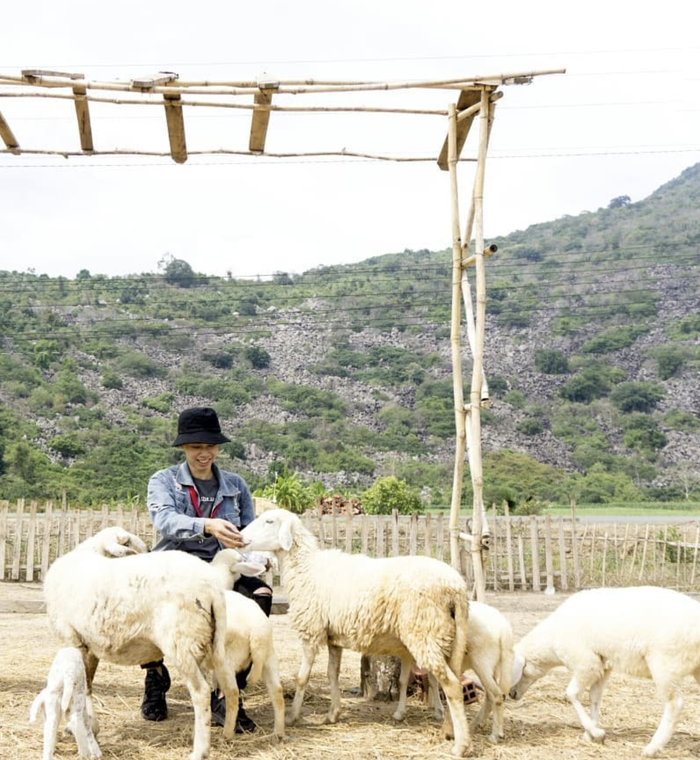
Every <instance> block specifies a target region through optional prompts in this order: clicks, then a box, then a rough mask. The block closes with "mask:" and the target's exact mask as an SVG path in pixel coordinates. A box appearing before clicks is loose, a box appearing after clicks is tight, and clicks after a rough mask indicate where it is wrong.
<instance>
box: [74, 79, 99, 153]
mask: <svg viewBox="0 0 700 760" xmlns="http://www.w3.org/2000/svg"><path fill="white" fill-rule="evenodd" d="M73 95H74V98H73V102H74V103H75V115H76V117H77V118H78V132H79V133H80V148H81V150H83V151H85V152H86V153H92V152H93V150H95V147H94V145H93V143H92V126H91V124H90V109H89V107H88V101H87V98H86V95H87V87H85V85H82V84H81V85H76V86H75V87H74V88H73Z"/></svg>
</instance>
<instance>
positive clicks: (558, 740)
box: [0, 583, 700, 760]
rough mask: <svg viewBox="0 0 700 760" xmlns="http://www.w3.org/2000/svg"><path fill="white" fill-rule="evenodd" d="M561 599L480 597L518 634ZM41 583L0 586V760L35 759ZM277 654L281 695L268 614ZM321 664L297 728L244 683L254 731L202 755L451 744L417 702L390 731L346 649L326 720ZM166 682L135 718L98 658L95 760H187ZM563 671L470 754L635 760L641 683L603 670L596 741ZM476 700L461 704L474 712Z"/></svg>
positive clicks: (320, 754)
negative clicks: (497, 739)
mask: <svg viewBox="0 0 700 760" xmlns="http://www.w3.org/2000/svg"><path fill="white" fill-rule="evenodd" d="M563 598H564V597H563V596H562V595H561V594H560V595H557V596H554V597H550V596H545V595H543V594H522V593H519V594H518V593H516V594H509V593H499V594H497V595H496V594H489V595H488V598H487V601H488V602H489V603H491V604H493V605H494V606H496V607H498V608H499V609H500V610H501V611H502V612H503V613H504V614H505V615H506V616H507V617H508V618H509V619H510V621H511V622H512V624H513V628H514V630H515V634H516V638H517V637H520V636H522V635H523V634H524V633H525V632H526V631H528V630H529V629H530V628H531V627H532V626H533V625H534V624H535V623H536V622H538V621H539V620H540V619H542V618H543V617H545V616H546V615H547V614H548V613H549V612H550V611H551V610H552V609H554V608H555V607H556V606H557V605H558V604H559V603H561V601H562V600H563ZM41 600H42V596H41V587H40V586H38V585H33V584H16V583H15V584H10V583H0V641H1V643H0V758H1V759H2V760H37V758H39V757H40V756H41V729H40V728H39V726H37V725H31V724H29V723H28V721H27V715H28V712H29V705H30V704H31V702H32V699H33V698H34V696H35V695H36V694H37V693H38V692H39V691H40V690H41V689H42V688H43V686H44V682H45V677H46V673H47V671H48V668H49V666H50V663H51V660H52V658H53V654H54V653H55V651H56V648H57V646H58V645H57V642H56V641H55V640H54V638H53V636H52V634H51V632H50V630H49V629H48V625H47V622H46V617H45V615H44V614H42V613H41V612H39V611H38V609H39V607H40V604H41ZM273 620H274V626H275V633H276V644H277V651H278V655H279V658H280V664H281V671H282V678H283V683H284V686H285V692H286V695H287V697H288V698H289V697H290V696H291V694H292V693H293V689H294V675H295V673H296V669H297V666H298V663H299V658H300V653H301V650H300V646H299V644H298V641H297V638H296V636H295V634H294V632H293V631H292V630H291V628H290V626H289V620H288V618H287V617H286V616H284V615H279V616H274V617H273ZM326 664H327V657H326V655H325V653H322V654H321V655H319V658H318V660H317V662H316V664H315V666H314V671H313V674H312V678H311V682H310V685H309V689H308V691H307V699H306V702H305V706H304V713H303V714H304V722H303V724H301V725H298V726H294V727H292V728H290V729H289V732H288V738H287V741H285V742H284V743H282V744H277V743H276V742H275V741H274V738H273V736H272V733H271V728H272V715H271V710H270V708H269V704H268V700H267V695H266V693H265V689H264V687H263V686H262V685H256V686H254V687H250V689H249V693H248V694H247V695H246V698H245V703H246V709H247V711H248V712H249V714H250V715H251V716H252V717H253V718H254V719H255V720H256V721H257V722H258V724H259V726H260V728H259V730H258V731H257V732H256V733H255V734H252V735H249V736H237V737H236V738H235V740H234V741H233V742H232V743H225V742H224V741H223V740H222V737H221V729H220V728H216V727H214V728H213V729H212V753H211V758H212V760H224V758H231V759H232V760H233V759H238V758H246V759H248V758H249V759H250V760H257V759H258V758H259V759H260V760H262V759H263V758H264V760H358V759H359V760H364V759H365V758H366V759H367V760H399V759H401V760H406V759H410V758H420V760H435V759H436V758H448V757H451V755H450V754H449V750H450V743H448V742H446V741H444V740H443V739H442V737H441V735H440V731H439V725H438V724H437V723H436V722H435V721H434V720H433V719H432V717H431V715H430V714H429V712H428V710H427V708H426V707H424V706H423V704H422V703H420V701H419V700H418V699H417V698H414V701H413V702H412V703H411V704H410V707H411V709H410V710H409V713H408V716H407V718H406V720H405V721H404V722H402V723H400V724H396V723H395V722H394V721H393V720H392V718H391V713H392V712H393V706H392V705H390V704H386V703H379V702H367V701H366V700H364V699H362V698H361V697H359V696H357V691H356V690H357V689H358V687H359V680H360V657H359V655H358V654H356V653H354V652H346V653H345V655H344V658H343V668H342V673H341V679H342V684H341V685H342V688H343V708H344V710H343V714H342V716H341V721H340V722H339V723H338V724H336V725H332V726H331V725H325V724H324V723H323V718H324V715H325V712H326V708H327V704H328V701H327V699H328V686H327V682H326V677H325V670H326ZM172 675H173V686H172V688H171V690H170V693H169V706H170V718H169V720H167V721H165V722H163V723H157V724H153V723H146V722H144V721H143V720H142V719H141V716H140V713H139V705H140V702H141V695H142V687H143V675H142V672H141V671H140V670H138V669H137V668H124V667H118V666H114V665H110V664H109V663H102V664H101V665H100V668H99V670H98V673H97V677H96V683H95V694H96V697H97V713H98V717H99V721H100V725H101V731H100V734H99V737H98V739H99V742H100V745H101V747H102V751H103V754H104V757H105V758H108V759H111V758H115V759H116V758H124V759H127V760H185V758H186V757H187V755H188V754H189V751H190V748H191V739H192V709H191V705H190V702H189V697H188V695H187V692H186V690H185V688H184V686H183V685H182V682H181V681H180V680H179V679H178V677H177V674H176V673H172ZM566 682H567V678H566V672H565V671H564V670H562V669H557V670H556V671H553V672H552V673H550V675H549V676H547V677H546V678H544V679H543V680H541V681H540V682H539V683H537V684H536V685H535V686H533V688H532V689H531V690H530V691H529V692H528V694H527V695H526V697H525V698H524V700H523V701H522V702H521V703H518V704H516V703H512V702H509V703H508V705H507V709H506V738H505V741H504V742H503V743H502V744H499V745H497V746H493V745H491V744H489V742H488V741H487V734H486V732H484V731H480V732H477V733H476V734H475V735H474V737H473V740H474V749H473V755H474V756H478V757H483V758H485V760H567V759H569V758H570V759H571V760H574V759H575V760H583V759H584V758H606V759H607V760H627V759H628V758H635V760H637V758H639V756H640V752H641V750H642V748H643V747H644V746H645V744H646V743H647V742H648V741H649V739H650V738H651V735H652V733H653V732H654V730H655V728H656V724H657V723H658V720H659V717H660V714H661V707H660V705H659V703H658V702H657V701H656V697H655V693H654V689H653V686H652V684H651V683H650V682H648V681H637V680H633V679H627V678H624V677H623V676H620V675H616V674H613V676H612V677H611V679H610V684H609V687H608V691H607V692H606V696H605V699H604V701H603V708H602V711H601V724H602V725H603V726H604V727H605V728H606V729H607V732H608V735H607V738H606V741H605V744H604V745H602V746H600V745H595V744H590V743H587V742H585V741H584V740H583V737H582V731H581V729H580V728H579V726H578V724H577V722H576V719H575V716H574V712H573V710H572V708H571V707H570V705H569V704H568V702H567V701H566V698H565V696H564V688H565V685H566ZM684 692H685V698H686V699H685V706H684V708H683V713H682V716H681V720H680V723H679V726H678V730H677V732H676V734H675V735H674V737H673V739H672V740H671V742H670V743H669V745H668V747H667V748H666V751H665V752H664V753H663V757H667V758H674V759H675V758H700V690H699V689H698V688H697V685H696V684H695V682H694V681H693V680H692V679H688V681H687V682H686V684H685V689H684ZM475 709H476V705H469V706H468V707H467V710H468V711H469V713H472V712H473V711H474V710H475ZM56 757H57V759H58V760H65V758H75V757H77V749H76V746H75V743H74V742H73V741H72V740H71V739H70V737H65V736H62V737H61V738H60V739H59V743H58V748H57V755H56Z"/></svg>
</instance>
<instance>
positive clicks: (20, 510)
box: [10, 499, 24, 581]
mask: <svg viewBox="0 0 700 760" xmlns="http://www.w3.org/2000/svg"><path fill="white" fill-rule="evenodd" d="M23 521H24V499H19V500H18V501H17V516H16V517H15V541H14V544H13V546H12V569H11V570H10V580H11V581H18V580H19V568H20V560H21V553H22V533H23V528H22V523H23Z"/></svg>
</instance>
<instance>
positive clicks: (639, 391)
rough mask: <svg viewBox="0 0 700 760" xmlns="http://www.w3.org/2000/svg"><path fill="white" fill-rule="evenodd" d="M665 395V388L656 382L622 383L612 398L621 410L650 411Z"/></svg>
mask: <svg viewBox="0 0 700 760" xmlns="http://www.w3.org/2000/svg"><path fill="white" fill-rule="evenodd" d="M663 396H664V389H663V388H661V387H660V386H659V385H656V384H654V383H641V382H633V383H620V384H619V385H618V386H617V387H616V388H615V389H614V390H613V391H612V393H611V394H610V400H611V401H612V403H613V404H615V406H616V407H617V408H618V409H619V410H620V411H621V412H625V413H629V412H650V411H651V410H652V409H654V408H655V407H656V405H657V404H658V402H659V401H660V400H661V399H662V398H663Z"/></svg>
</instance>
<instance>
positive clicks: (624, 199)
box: [608, 195, 632, 209]
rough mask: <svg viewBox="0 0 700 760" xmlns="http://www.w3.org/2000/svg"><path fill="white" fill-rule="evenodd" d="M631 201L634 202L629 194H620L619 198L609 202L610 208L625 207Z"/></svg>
mask: <svg viewBox="0 0 700 760" xmlns="http://www.w3.org/2000/svg"><path fill="white" fill-rule="evenodd" d="M630 203H632V199H631V198H630V197H629V195H618V196H617V198H613V199H612V200H611V201H610V203H608V208H609V209H613V208H624V207H625V206H629V205H630Z"/></svg>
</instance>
